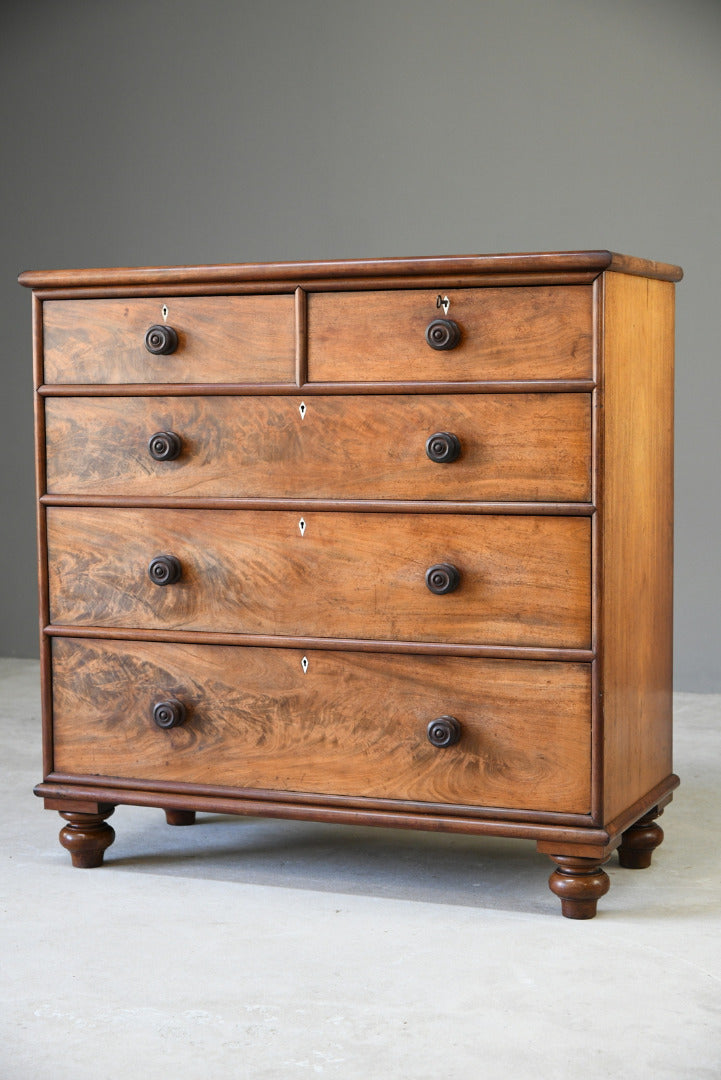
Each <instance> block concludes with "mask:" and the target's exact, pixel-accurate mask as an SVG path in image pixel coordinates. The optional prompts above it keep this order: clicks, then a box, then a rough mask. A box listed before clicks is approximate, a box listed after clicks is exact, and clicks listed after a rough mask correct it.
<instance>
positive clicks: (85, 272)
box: [18, 250, 683, 290]
mask: <svg viewBox="0 0 721 1080" xmlns="http://www.w3.org/2000/svg"><path fill="white" fill-rule="evenodd" d="M606 269H609V270H619V271H620V272H622V273H624V274H640V275H641V276H642V277H660V278H665V279H666V280H668V281H680V279H681V277H682V276H683V275H682V271H681V269H680V267H678V266H671V265H669V264H667V263H660V262H654V261H652V260H649V259H639V258H636V257H635V256H630V255H621V254H618V253H615V252H612V251H605V250H599V251H540V252H521V253H516V252H512V253H511V252H508V253H502V254H497V255H437V256H431V257H422V258H417V257H414V258H401V259H397V258H383V259H345V260H342V261H341V260H335V259H334V260H323V261H320V262H319V261H314V262H283V263H279V262H275V263H225V264H223V265H220V266H212V265H211V266H208V265H206V264H200V265H195V266H121V267H111V268H105V269H100V268H98V269H96V268H92V269H81V270H79V269H70V270H26V271H25V272H24V273H22V274H20V275H19V278H18V280H19V281H20V284H21V285H25V286H27V287H30V288H35V289H62V288H74V289H90V288H105V289H110V288H122V287H138V286H144V287H145V288H146V289H148V290H149V289H152V288H156V289H157V288H162V287H163V286H168V287H169V288H170V287H175V288H180V287H183V286H186V287H187V286H188V285H190V286H197V285H202V286H203V287H204V288H205V289H212V288H223V287H232V286H234V285H235V286H240V285H246V286H247V287H251V288H252V286H253V284H254V283H258V284H261V283H262V284H264V285H270V286H271V287H272V286H273V284H282V285H283V286H284V288H288V287H290V288H293V287H294V286H296V285H303V284H304V283H311V282H317V281H326V280H331V281H334V282H335V284H336V286H337V287H342V286H343V285H344V283H345V282H346V281H350V282H352V281H354V280H355V279H358V278H374V279H375V281H376V287H377V285H378V283H381V282H382V283H387V282H393V281H394V280H396V279H398V278H405V279H411V280H412V279H413V278H424V277H431V278H435V279H436V280H437V281H438V284H439V285H443V284H445V286H446V287H448V282H449V280H450V282H453V281H455V280H457V279H458V277H465V276H471V277H476V278H477V279H478V280H479V281H480V282H482V281H483V280H484V278H485V279H488V278H490V279H491V280H492V279H493V278H496V277H498V278H501V279H504V278H506V279H510V280H513V279H514V278H520V279H524V278H525V279H526V280H533V279H534V278H538V277H546V278H548V279H551V280H553V279H556V278H564V277H567V276H571V275H574V274H576V275H580V274H588V275H589V276H594V277H596V276H598V274H600V273H602V271H604V270H606Z"/></svg>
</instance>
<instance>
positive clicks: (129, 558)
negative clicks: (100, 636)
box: [47, 506, 590, 648]
mask: <svg viewBox="0 0 721 1080" xmlns="http://www.w3.org/2000/svg"><path fill="white" fill-rule="evenodd" d="M301 518H302V520H303V522H304V530H303V532H301V524H300V523H301ZM47 527H48V553H49V564H50V618H51V621H52V622H55V623H66V624H67V623H71V624H78V625H83V624H85V625H89V626H92V625H95V626H123V627H148V628H153V627H158V628H160V629H166V628H176V629H188V630H216V631H224V630H225V631H236V632H243V633H265V634H268V633H270V634H281V635H296V634H303V635H306V636H314V635H319V636H327V637H360V638H390V639H395V640H398V639H400V640H407V641H424V640H425V641H458V642H470V643H485V644H511V645H541V646H559V647H567V648H588V647H589V640H590V625H589V624H590V553H589V535H590V523H589V519H588V518H581V517H543V516H530V515H528V516H522V515H518V516H505V515H493V514H490V515H483V516H470V515H450V514H449V515H443V518H442V519H439V517H437V516H435V517H434V516H433V515H424V514H408V515H403V514H382V513H374V514H358V513H355V514H348V513H322V512H315V511H311V512H307V513H303V514H302V515H301V514H300V513H298V512H291V511H261V510H259V511H251V510H247V511H241V510H213V511H203V510H151V509H147V510H146V509H141V510H139V509H112V510H111V509H104V508H98V507H82V508H67V507H59V506H49V507H48V508H47ZM157 555H173V556H175V557H176V558H177V559H179V560H180V564H181V566H182V578H181V580H180V581H179V582H177V583H176V584H174V585H168V586H165V587H159V586H157V585H155V584H153V583H152V582H151V581H150V579H149V577H148V573H147V567H148V564H149V563H150V561H151V559H153V558H154V557H155V556H157ZM444 562H445V563H452V564H454V565H455V566H457V568H458V569H459V570H460V573H461V584H460V587H459V588H458V589H457V591H455V592H452V593H450V594H447V595H445V596H437V595H434V594H432V593H431V592H429V590H428V589H427V587H426V584H425V572H426V570H427V569H428V567H430V566H432V565H434V564H437V563H444Z"/></svg>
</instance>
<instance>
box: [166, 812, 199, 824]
mask: <svg viewBox="0 0 721 1080" xmlns="http://www.w3.org/2000/svg"><path fill="white" fill-rule="evenodd" d="M165 820H166V821H167V823H168V825H195V810H166V811H165Z"/></svg>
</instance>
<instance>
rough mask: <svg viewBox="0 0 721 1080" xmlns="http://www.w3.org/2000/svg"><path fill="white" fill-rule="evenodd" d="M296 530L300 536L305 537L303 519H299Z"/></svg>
mask: <svg viewBox="0 0 721 1080" xmlns="http://www.w3.org/2000/svg"><path fill="white" fill-rule="evenodd" d="M298 528H299V529H300V535H301V536H305V518H301V519H300V521H299V522H298Z"/></svg>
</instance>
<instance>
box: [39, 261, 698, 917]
mask: <svg viewBox="0 0 721 1080" xmlns="http://www.w3.org/2000/svg"><path fill="white" fill-rule="evenodd" d="M680 277H681V271H680V270H678V269H677V268H676V267H673V266H667V265H663V264H659V263H653V262H647V261H644V260H640V259H634V258H629V257H626V256H619V255H613V254H611V253H609V252H606V251H590V252H573V253H551V254H539V255H499V256H477V257H476V256H473V257H471V256H469V257H459V258H445V257H443V258H429V259H414V260H390V259H384V260H376V261H367V260H366V261H353V262H343V263H340V262H338V263H334V262H316V263H304V264H301V263H292V264H291V263H287V264H276V265H271V264H261V265H237V266H207V267H183V268H158V269H149V268H148V269H115V270H79V271H49V272H41V273H34V272H33V273H26V274H23V275H21V278H20V280H21V282H22V283H23V284H24V285H27V286H30V287H31V288H32V289H33V303H34V347H35V374H36V419H37V463H38V464H37V475H38V491H39V509H38V528H39V549H40V618H41V642H42V680H43V708H44V779H43V782H42V783H41V784H39V785H38V787H37V788H36V793H37V794H38V795H40V796H41V797H42V798H43V799H44V800H45V805H46V806H47V807H49V808H51V809H55V810H59V811H60V813H61V815H62V816H63V818H65V821H66V824H65V826H64V827H63V828H62V830H61V833H60V840H61V843H62V844H63V846H64V847H65V848H67V849H68V850H69V852H70V854H71V856H72V861H73V863H74V865H76V866H83V867H88V866H97V865H99V864H100V863H101V862H102V860H103V856H104V852H105V850H106V848H107V847H108V846H109V845H110V844H111V843H112V841H113V838H114V832H113V829H112V828H111V826H110V825H108V824H107V818H108V817H109V816H110V814H111V813H112V812H113V809H114V808H115V806H116V805H118V804H123V803H130V804H135V805H143V806H151V807H158V808H161V809H164V810H165V812H166V816H167V820H168V822H169V823H171V824H175V825H182V824H191V823H192V821H193V820H194V814H195V812H196V811H204V810H208V811H214V812H222V813H233V814H253V815H260V816H263V815H265V816H276V817H296V818H308V819H313V820H326V821H334V822H340V823H343V822H355V823H360V824H373V825H390V826H396V827H399V826H400V827H404V828H415V829H430V830H439V831H448V832H463V833H469V834H477V835H479V836H482V835H484V834H485V835H496V836H509V837H526V838H532V839H534V840H535V841H536V842H537V845H538V848H539V850H541V851H543V852H545V853H547V854H548V855H550V856H551V858H552V859H553V860H554V861H555V863H556V864H557V866H556V869H555V870H554V871H553V873H552V875H551V878H550V886H551V889H552V890H553V892H554V893H555V894H556V895H557V896H558V897H559V898H560V899H561V904H562V909H563V913H564V914H565V915H567V916H569V917H571V918H590V917H592V916H593V915H594V914H595V912H596V903H597V900H598V899H599V898H600V897H601V896H602V895H603V894H604V893H605V892H606V890H607V888H608V877H607V875H606V874H605V872H604V871H603V869H602V865H603V863H604V862H606V860H607V859H608V858H610V856H611V855H612V853H613V852H614V850H615V849H616V848H618V849H619V856H620V859H621V863H622V865H624V866H628V867H642V866H648V865H649V864H650V860H651V853H652V851H653V849H654V848H655V847H656V846H657V845H658V844H659V843H660V841H661V839H662V836H663V834H662V832H661V829H660V828H659V826H658V825H657V824H656V822H655V820H654V819H655V818H656V817H657V816H658V814H659V813H660V812H661V810H662V808H663V807H664V806H665V805H666V803H668V802H669V800H670V799H671V796H672V792H673V789H674V788H675V787H676V785H677V783H678V779H677V777H675V776H674V775H673V772H672V764H671V561H672V472H673V470H672V413H673V336H674V333H673V306H674V297H673V294H674V282H675V281H678V280H679V279H680Z"/></svg>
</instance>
